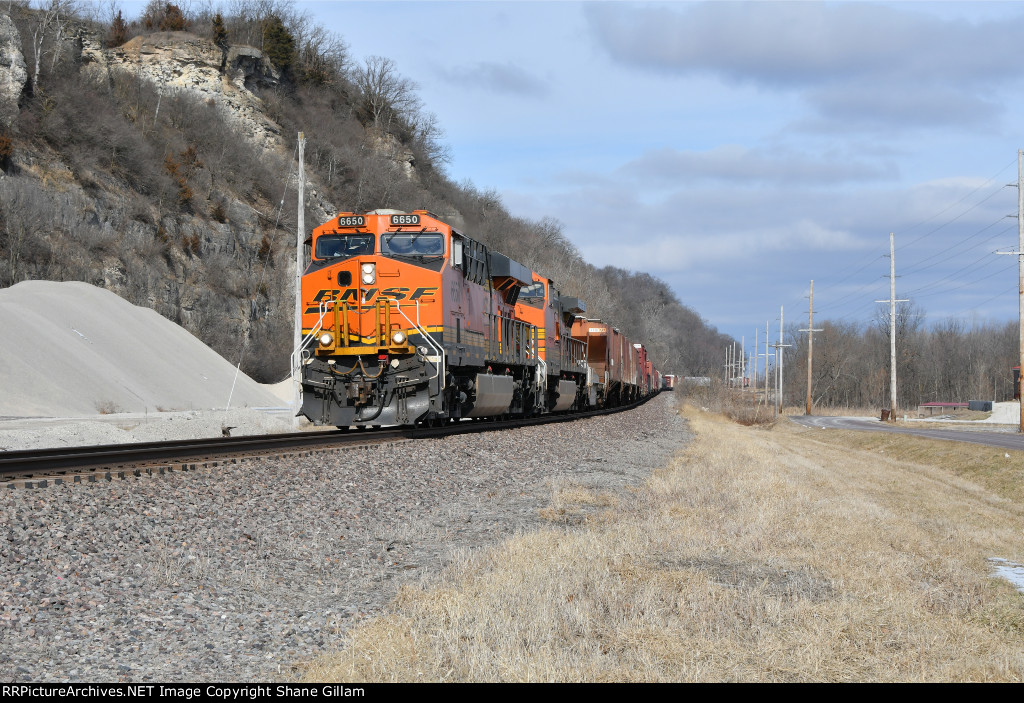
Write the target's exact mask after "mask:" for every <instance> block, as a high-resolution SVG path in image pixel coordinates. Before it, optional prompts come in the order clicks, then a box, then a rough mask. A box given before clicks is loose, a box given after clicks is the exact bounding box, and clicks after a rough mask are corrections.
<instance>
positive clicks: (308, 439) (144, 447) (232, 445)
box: [0, 395, 654, 480]
mask: <svg viewBox="0 0 1024 703" xmlns="http://www.w3.org/2000/svg"><path fill="white" fill-rule="evenodd" d="M653 397H654V396H653V395H651V396H648V397H647V398H643V399H641V400H639V401H637V402H635V403H632V404H630V405H623V406H619V407H615V408H604V409H599V410H591V411H586V412H582V413H567V414H558V415H539V416H536V417H528V418H514V419H500V420H485V419H480V420H476V419H474V420H470V421H463V422H456V423H451V424H444V425H441V426H438V427H427V426H422V425H418V426H416V427H399V428H396V427H385V428H372V429H366V430H360V431H354V432H353V431H343V430H327V431H323V430H321V431H314V432H292V433H287V434H271V435H249V436H243V437H210V438H201V439H184V440H170V441H163V442H140V443H132V444H101V445H86V446H79V447H56V448H48V449H31V450H19V451H5V452H0V476H2V477H3V478H4V479H5V480H13V479H18V478H24V477H35V476H40V475H44V474H46V473H55V472H62V471H78V470H81V471H94V470H97V469H123V468H127V467H131V468H137V467H140V466H156V465H160V464H162V465H165V466H166V465H169V464H178V463H188V462H196V461H219V460H221V459H228V458H236V457H244V456H251V455H263V454H275V453H279V452H288V451H296V450H298V451H302V450H320V449H328V448H336V447H343V446H345V445H350V444H355V445H358V444H367V443H375V442H380V441H396V440H401V439H426V438H438V437H446V436H450V435H456V434H467V433H474V432H492V431H500V430H506V429H514V428H518V427H527V426H533V425H541V424H548V423H554V422H572V421H575V420H582V419H587V418H591V417H596V416H599V415H608V414H612V413H616V412H622V411H625V410H630V409H633V408H635V407H637V406H639V405H641V404H642V403H644V402H646V401H647V400H649V399H650V398H653Z"/></svg>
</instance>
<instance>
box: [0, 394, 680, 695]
mask: <svg viewBox="0 0 1024 703" xmlns="http://www.w3.org/2000/svg"><path fill="white" fill-rule="evenodd" d="M677 400H678V399H677V397H676V396H674V395H673V394H672V393H663V394H662V395H660V396H659V397H658V398H656V399H654V400H653V401H651V402H649V403H647V404H646V405H644V406H643V407H641V408H639V409H636V410H633V411H630V412H627V413H620V414H618V415H614V416H610V417H603V418H595V419H590V420H581V421H577V422H573V423H561V424H556V425H548V426H544V427H532V428H524V429H519V430H513V431H506V432H491V433H487V434H480V435H465V436H458V437H453V438H448V439H441V440H423V441H418V442H402V443H397V444H390V445H385V446H380V447H374V448H373V449H370V450H366V449H356V450H346V451H342V452H337V453H321V454H314V455H313V456H310V457H303V458H301V459H275V460H269V461H261V462H255V461H254V462H246V463H242V464H237V465H232V466H228V467H222V469H223V470H222V469H200V470H198V471H193V472H188V473H174V474H170V475H165V476H162V477H156V478H141V479H130V480H127V481H118V482H113V483H102V484H84V485H65V486H56V487H51V488H46V489H41V490H8V491H4V492H3V493H2V494H0V679H2V680H5V681H36V682H42V681H133V682H146V681H162V682H173V681H253V680H256V681H261V680H280V679H287V678H290V677H291V676H292V674H293V672H294V666H295V665H296V664H299V663H301V662H302V661H304V660H306V659H308V658H310V657H312V656H314V655H317V654H319V653H322V652H323V651H326V650H330V649H335V648H338V647H339V646H340V645H341V643H342V638H343V635H344V633H345V632H346V630H347V629H348V628H349V627H350V626H351V624H352V623H354V622H356V621H358V620H360V619H362V618H365V617H370V616H373V615H376V614H378V613H380V612H381V610H382V608H383V607H384V606H385V605H386V604H387V603H388V602H389V600H390V599H391V598H392V597H393V596H394V594H395V592H396V590H397V588H398V586H399V585H400V584H401V583H405V582H410V581H418V580H420V579H430V578H431V577H432V576H433V575H435V574H437V573H438V571H439V570H440V569H442V568H444V566H445V565H446V564H447V563H449V562H450V561H451V559H452V558H453V556H454V555H456V554H457V553H458V552H459V551H460V550H464V549H475V548H479V547H483V546H486V545H489V544H493V543H494V542H496V541H498V540H500V539H503V538H505V537H507V536H509V535H512V534H514V533H516V532H519V531H525V530H531V529H535V528H538V527H541V526H547V527H550V526H551V525H552V523H550V522H547V521H544V520H542V519H541V518H540V516H539V514H538V512H539V510H540V509H542V508H544V507H545V506H547V505H548V504H549V502H550V498H551V491H552V487H553V486H558V485H562V484H565V483H570V484H572V485H582V486H585V487H591V488H594V489H595V490H601V491H622V490H624V489H625V488H626V487H627V486H630V485H635V484H637V483H639V482H640V481H642V480H643V479H644V478H646V477H647V476H648V475H649V474H650V472H651V471H652V470H653V469H656V468H658V467H660V466H663V465H664V464H665V463H666V461H667V459H668V458H669V457H670V456H671V455H672V454H674V453H675V452H676V451H678V450H679V449H680V448H681V447H682V446H683V444H684V443H685V442H686V441H687V439H688V438H689V433H688V430H687V427H686V424H685V422H684V421H683V420H682V419H681V418H680V417H679V416H678V415H677V413H676V412H674V408H675V405H676V402H677ZM562 529H571V528H569V527H564V526H563V527H562Z"/></svg>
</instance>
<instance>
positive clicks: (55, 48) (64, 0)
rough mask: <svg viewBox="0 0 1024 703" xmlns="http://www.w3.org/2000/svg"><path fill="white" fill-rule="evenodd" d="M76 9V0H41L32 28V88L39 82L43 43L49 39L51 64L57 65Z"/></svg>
mask: <svg viewBox="0 0 1024 703" xmlns="http://www.w3.org/2000/svg"><path fill="white" fill-rule="evenodd" d="M77 11H78V2H77V0H42V2H40V5H39V12H38V13H37V15H36V20H35V27H34V28H33V30H32V58H33V61H34V66H33V69H32V89H33V90H35V88H36V86H37V85H38V84H39V70H40V68H41V67H42V62H43V54H44V53H45V51H44V44H45V43H46V40H47V38H49V39H50V52H51V53H52V55H53V66H52V67H51V69H50V70H51V71H52V70H53V68H55V67H56V65H57V59H58V58H60V53H61V50H62V49H63V47H64V41H65V40H66V39H67V36H68V29H69V28H70V26H71V22H72V21H73V20H74V18H75V16H76V14H77Z"/></svg>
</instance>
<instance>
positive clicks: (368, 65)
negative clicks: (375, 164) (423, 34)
mask: <svg viewBox="0 0 1024 703" xmlns="http://www.w3.org/2000/svg"><path fill="white" fill-rule="evenodd" d="M355 78H356V85H357V86H359V89H360V91H362V94H363V106H364V108H365V110H366V112H367V115H368V116H369V118H370V119H371V120H372V121H373V126H374V127H376V128H377V129H379V130H381V131H382V132H388V131H389V130H390V129H391V126H392V124H393V123H394V122H395V120H396V118H399V119H405V120H406V121H407V122H410V121H412V119H413V118H414V117H415V116H416V114H417V113H418V111H419V109H420V99H419V97H417V95H416V88H417V87H418V86H417V85H416V83H414V82H413V81H411V80H409V79H408V78H403V77H402V76H400V75H399V74H398V71H397V70H396V69H395V62H394V61H392V60H391V59H389V58H385V57H383V56H370V57H369V58H367V59H366V62H365V64H364V65H363V66H362V67H361V68H359V69H358V70H357V71H356V75H355Z"/></svg>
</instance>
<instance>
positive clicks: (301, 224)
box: [292, 132, 306, 427]
mask: <svg viewBox="0 0 1024 703" xmlns="http://www.w3.org/2000/svg"><path fill="white" fill-rule="evenodd" d="M305 149H306V137H305V135H304V134H303V133H302V132H299V213H298V215H299V219H298V225H297V226H296V228H295V239H296V241H295V349H298V348H299V347H300V346H301V345H302V270H303V269H304V268H305V263H306V262H305V256H303V253H302V250H303V248H304V246H305V241H306V207H305V206H306V165H305V162H304V158H305ZM301 369H302V361H301V359H300V360H299V363H297V364H295V366H293V367H292V386H293V387H294V393H293V395H292V399H293V400H292V410H293V417H292V425H293V426H295V427H298V425H299V411H300V410H301V409H302V405H301V404H302V381H301V380H300V371H301Z"/></svg>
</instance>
